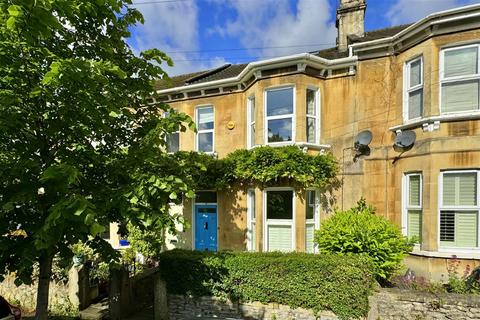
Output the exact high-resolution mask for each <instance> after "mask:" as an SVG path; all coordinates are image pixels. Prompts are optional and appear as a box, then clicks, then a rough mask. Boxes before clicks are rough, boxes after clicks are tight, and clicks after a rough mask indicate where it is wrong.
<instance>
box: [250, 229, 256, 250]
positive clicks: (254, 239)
mask: <svg viewBox="0 0 480 320" xmlns="http://www.w3.org/2000/svg"><path fill="white" fill-rule="evenodd" d="M251 232H252V244H251V250H252V251H255V250H256V249H255V248H256V246H255V245H256V243H257V233H256V230H255V222H252V227H251Z"/></svg>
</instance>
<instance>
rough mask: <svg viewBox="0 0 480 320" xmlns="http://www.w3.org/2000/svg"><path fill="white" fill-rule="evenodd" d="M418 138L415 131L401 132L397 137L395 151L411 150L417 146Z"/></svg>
mask: <svg viewBox="0 0 480 320" xmlns="http://www.w3.org/2000/svg"><path fill="white" fill-rule="evenodd" d="M416 138H417V135H416V134H415V131H412V130H407V131H402V132H399V133H397V136H396V137H395V142H394V144H393V149H395V151H407V150H410V149H411V148H412V147H413V145H414V144H415V139H416Z"/></svg>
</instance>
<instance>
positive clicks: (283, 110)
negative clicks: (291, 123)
mask: <svg viewBox="0 0 480 320" xmlns="http://www.w3.org/2000/svg"><path fill="white" fill-rule="evenodd" d="M292 113H293V88H285V89H280V90H272V91H267V116H279V115H283V114H292Z"/></svg>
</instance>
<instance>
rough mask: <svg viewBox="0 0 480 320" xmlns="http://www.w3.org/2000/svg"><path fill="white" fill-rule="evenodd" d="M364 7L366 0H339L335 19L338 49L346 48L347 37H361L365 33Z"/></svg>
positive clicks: (343, 49) (344, 49)
mask: <svg viewBox="0 0 480 320" xmlns="http://www.w3.org/2000/svg"><path fill="white" fill-rule="evenodd" d="M366 8H367V4H366V0H340V6H339V7H338V9H337V21H336V26H337V31H338V35H337V46H338V50H339V51H346V50H347V49H348V39H349V37H352V38H354V37H363V35H364V33H365V9H366Z"/></svg>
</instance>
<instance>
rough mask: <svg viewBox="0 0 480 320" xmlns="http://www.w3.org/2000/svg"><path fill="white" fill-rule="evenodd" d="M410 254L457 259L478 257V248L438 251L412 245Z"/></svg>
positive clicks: (479, 256)
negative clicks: (421, 248)
mask: <svg viewBox="0 0 480 320" xmlns="http://www.w3.org/2000/svg"><path fill="white" fill-rule="evenodd" d="M410 255H413V256H420V257H431V258H452V257H453V256H455V257H456V258H457V259H480V250H478V249H453V248H452V249H439V250H438V251H425V250H420V248H418V247H414V248H413V251H412V252H410Z"/></svg>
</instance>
